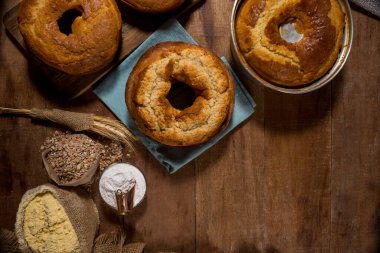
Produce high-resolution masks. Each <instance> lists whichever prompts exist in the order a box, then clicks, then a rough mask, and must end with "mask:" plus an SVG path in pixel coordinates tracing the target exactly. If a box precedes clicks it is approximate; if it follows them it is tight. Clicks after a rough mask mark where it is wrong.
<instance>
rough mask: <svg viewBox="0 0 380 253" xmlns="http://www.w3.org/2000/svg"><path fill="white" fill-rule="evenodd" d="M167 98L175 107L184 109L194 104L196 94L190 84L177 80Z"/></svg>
mask: <svg viewBox="0 0 380 253" xmlns="http://www.w3.org/2000/svg"><path fill="white" fill-rule="evenodd" d="M167 99H168V100H169V102H170V104H171V105H172V106H173V107H174V108H176V109H178V110H184V109H186V108H188V107H190V106H192V105H193V104H194V101H195V99H196V94H195V91H194V90H193V89H192V88H191V87H190V86H189V85H187V84H185V83H181V82H176V83H173V84H172V87H171V88H170V91H169V93H168V95H167Z"/></svg>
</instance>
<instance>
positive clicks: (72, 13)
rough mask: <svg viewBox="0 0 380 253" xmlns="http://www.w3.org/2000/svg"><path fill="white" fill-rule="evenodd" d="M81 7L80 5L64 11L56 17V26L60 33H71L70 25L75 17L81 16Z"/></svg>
mask: <svg viewBox="0 0 380 253" xmlns="http://www.w3.org/2000/svg"><path fill="white" fill-rule="evenodd" d="M82 13H83V9H82V8H81V7H78V8H75V9H70V10H68V11H65V12H64V13H63V14H62V16H61V17H60V18H59V19H58V21H57V22H58V27H59V30H60V31H61V33H63V34H66V35H69V34H71V33H73V31H72V25H73V23H74V21H75V19H76V18H77V17H80V16H82Z"/></svg>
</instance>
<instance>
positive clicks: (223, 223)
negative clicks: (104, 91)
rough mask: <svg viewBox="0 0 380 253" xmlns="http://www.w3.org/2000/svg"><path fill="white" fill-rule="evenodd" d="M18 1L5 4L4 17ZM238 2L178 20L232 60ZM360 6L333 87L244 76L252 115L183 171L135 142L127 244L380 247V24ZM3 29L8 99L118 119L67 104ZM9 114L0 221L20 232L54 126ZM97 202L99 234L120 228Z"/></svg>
mask: <svg viewBox="0 0 380 253" xmlns="http://www.w3.org/2000/svg"><path fill="white" fill-rule="evenodd" d="M17 2H18V1H12V0H3V1H0V10H1V11H0V12H1V14H4V13H5V12H6V11H7V10H9V9H10V8H11V7H13V6H14V5H15V4H16V3H17ZM232 5H233V1H232V0H228V1H220V0H208V1H207V3H206V4H204V5H203V6H202V7H201V8H199V9H198V10H197V11H195V12H194V13H193V14H191V15H189V16H187V17H184V18H182V19H181V23H182V24H183V25H184V26H185V27H186V29H187V30H188V31H189V33H190V34H191V35H192V36H193V37H194V38H195V39H196V40H197V41H198V42H199V43H200V44H201V45H203V46H205V47H207V48H210V49H212V50H213V51H214V52H215V53H216V54H218V55H226V56H227V57H228V58H229V59H231V57H230V51H229V45H230V38H229V34H230V32H229V18H230V13H231V8H232ZM353 14H354V27H355V35H354V44H353V47H352V52H351V55H350V58H349V60H348V62H347V65H346V66H345V67H344V69H343V71H342V72H341V74H340V75H339V76H338V77H337V78H336V79H335V80H334V81H332V82H331V83H330V84H329V85H327V86H326V87H324V88H322V89H320V90H318V91H316V92H313V93H312V94H307V95H302V96H290V95H283V94H279V93H276V92H272V91H270V90H268V89H264V88H261V87H257V86H254V85H250V84H249V83H246V84H247V86H248V88H249V90H250V92H251V94H252V95H253V97H254V99H255V100H256V102H257V112H256V113H255V114H254V116H253V117H252V118H251V119H250V120H249V121H248V122H246V123H245V124H244V125H243V126H241V127H239V128H238V129H237V130H236V131H234V132H233V133H232V134H230V135H229V136H228V137H226V138H224V139H223V140H222V141H221V142H220V143H218V144H217V145H216V146H214V147H213V148H212V149H211V150H209V151H208V152H207V153H205V154H203V155H202V156H201V157H199V158H198V159H196V160H195V161H193V162H191V163H190V164H189V165H187V166H186V167H184V168H183V169H181V170H180V171H179V172H178V173H176V174H175V175H168V173H167V172H166V171H165V170H164V168H163V167H161V166H160V165H159V163H158V162H157V161H156V160H155V159H154V158H153V157H152V156H151V155H150V154H149V153H148V151H146V150H145V149H144V148H143V147H142V146H139V147H138V150H137V153H136V154H135V155H134V157H133V162H134V163H135V164H136V165H137V166H138V167H139V168H141V170H142V171H143V173H144V174H145V176H146V179H147V182H148V195H147V198H146V200H145V202H144V204H143V205H142V206H141V207H139V208H138V209H137V210H136V212H135V213H134V214H133V215H132V216H130V217H129V218H128V233H129V236H130V237H129V240H131V241H145V242H146V243H147V252H157V251H177V252H194V251H197V252H253V253H256V252H257V253H259V252H263V253H264V252H265V253H276V252H379V251H380V232H379V231H380V85H379V81H380V33H379V31H380V22H379V20H376V19H375V18H373V17H369V16H366V15H365V14H364V13H363V12H361V11H360V10H358V9H354V13H353ZM0 32H1V33H0V45H1V51H0V53H1V54H0V104H1V105H0V106H7V107H23V108H31V107H42V108H45V107H48V108H52V107H59V108H62V109H67V110H75V111H81V112H93V113H97V114H100V115H106V116H111V117H112V114H111V113H110V111H108V110H107V108H106V107H105V106H104V105H103V104H102V103H101V102H100V101H99V99H97V97H96V96H95V95H94V94H93V93H92V92H88V93H86V94H85V95H84V96H83V97H81V98H80V99H78V100H74V101H71V102H60V101H62V100H59V99H57V96H56V95H54V94H52V92H51V91H50V90H49V88H47V87H46V84H44V85H41V84H40V83H38V82H36V81H35V80H36V76H35V74H34V72H33V71H31V70H30V67H28V63H27V61H26V59H25V58H24V56H23V55H22V54H21V53H20V52H19V50H18V49H17V48H16V47H15V46H14V44H13V43H12V42H11V41H10V39H9V38H8V36H7V35H6V33H5V32H4V27H3V26H2V28H1V31H0ZM0 120H1V121H0V122H1V123H0V203H1V208H0V227H5V228H8V229H12V228H13V225H14V222H15V214H16V211H17V207H18V203H19V201H20V198H21V196H22V195H23V193H24V192H25V191H26V190H28V189H30V188H33V187H36V186H38V185H40V184H43V183H46V182H47V181H48V177H47V175H46V172H45V170H44V169H43V166H42V161H41V157H40V151H39V147H40V145H41V144H42V142H43V140H44V139H45V138H46V137H47V136H49V135H51V134H52V132H53V131H54V129H53V128H51V127H50V126H48V125H46V124H43V123H42V122H36V121H34V122H31V121H30V120H29V119H21V118H1V119H0ZM94 195H96V194H94ZM95 199H96V202H97V204H98V207H99V210H100V214H101V226H100V231H101V232H106V231H111V230H113V229H115V227H116V226H117V224H118V219H117V218H116V217H115V216H114V215H112V212H110V210H109V209H107V207H105V206H104V204H102V203H101V201H100V200H99V197H98V196H95Z"/></svg>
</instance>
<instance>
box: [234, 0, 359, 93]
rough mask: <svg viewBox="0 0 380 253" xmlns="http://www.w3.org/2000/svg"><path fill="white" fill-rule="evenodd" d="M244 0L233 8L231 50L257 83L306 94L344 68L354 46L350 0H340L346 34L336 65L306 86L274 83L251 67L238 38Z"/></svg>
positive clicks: (235, 58)
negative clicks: (237, 33)
mask: <svg viewBox="0 0 380 253" xmlns="http://www.w3.org/2000/svg"><path fill="white" fill-rule="evenodd" d="M243 1H244V0H235V3H234V6H233V9H232V15H231V21H230V24H231V27H230V29H231V41H232V43H231V51H232V56H233V58H234V60H235V62H236V63H237V64H238V66H239V68H240V69H242V70H243V71H244V73H245V74H246V75H247V76H248V77H249V78H250V79H252V80H253V81H254V82H255V83H256V82H258V83H259V84H260V85H262V86H264V87H268V88H270V89H272V90H276V91H279V92H282V93H287V94H305V93H309V92H312V91H315V90H317V89H319V88H321V87H323V86H325V85H326V84H327V83H329V82H330V81H331V80H332V79H333V78H334V77H335V76H336V75H337V74H338V73H339V72H340V71H341V70H342V68H343V66H344V65H345V63H346V61H347V59H348V56H349V54H350V52H351V47H352V41H353V31H354V27H353V18H352V11H351V8H350V5H349V3H348V0H338V2H339V4H340V6H341V8H342V10H343V12H344V14H345V28H344V35H343V41H342V49H341V51H340V53H339V55H338V58H337V60H336V62H335V63H334V65H333V66H332V67H331V69H330V70H329V71H328V72H327V73H326V74H325V75H324V76H322V77H321V78H319V79H318V80H316V81H314V82H312V83H310V84H307V85H305V86H301V87H294V88H290V87H285V86H280V85H277V84H273V83H271V82H269V81H266V80H265V79H264V78H262V77H261V76H260V75H259V74H258V73H257V72H256V71H255V70H254V69H253V68H251V67H250V66H249V65H248V63H247V62H246V60H245V58H244V57H243V55H242V53H241V52H240V49H239V46H238V43H237V39H236V31H235V26H236V15H237V13H238V11H239V8H240V5H241V4H242V2H243Z"/></svg>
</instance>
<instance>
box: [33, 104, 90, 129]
mask: <svg viewBox="0 0 380 253" xmlns="http://www.w3.org/2000/svg"><path fill="white" fill-rule="evenodd" d="M31 112H32V114H35V115H38V116H39V117H38V118H39V119H45V120H50V121H53V122H55V123H57V124H60V125H64V126H67V127H69V128H71V129H72V130H74V131H76V132H80V131H85V130H89V129H90V128H91V127H92V126H93V125H94V115H93V114H91V113H80V112H67V111H62V110H59V109H53V110H41V109H37V108H33V109H32V110H31Z"/></svg>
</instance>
